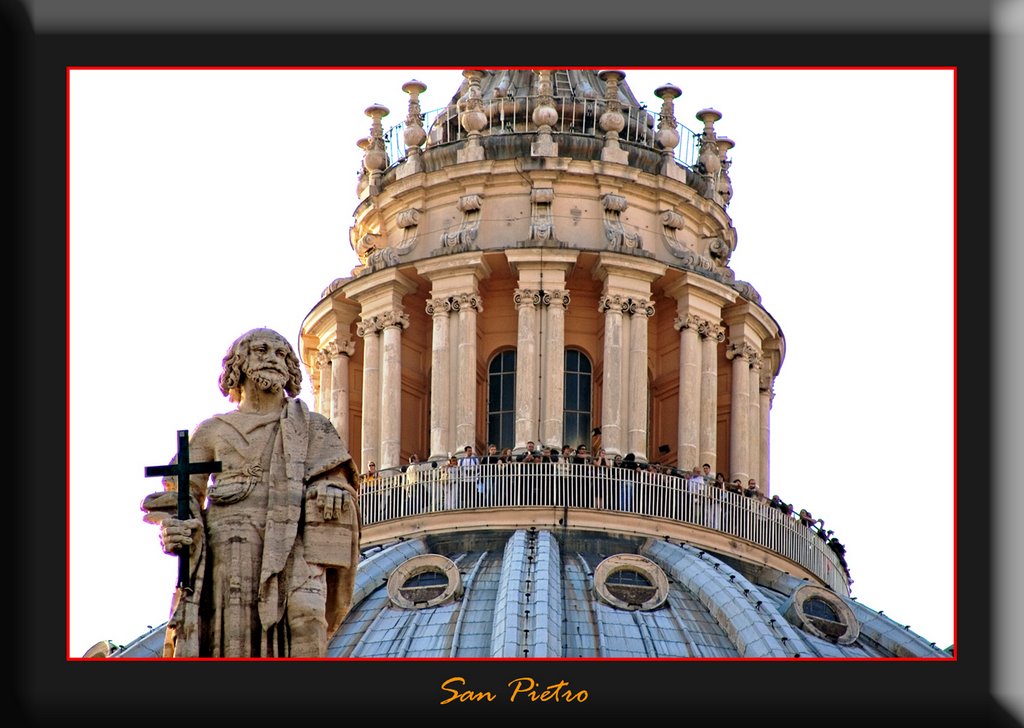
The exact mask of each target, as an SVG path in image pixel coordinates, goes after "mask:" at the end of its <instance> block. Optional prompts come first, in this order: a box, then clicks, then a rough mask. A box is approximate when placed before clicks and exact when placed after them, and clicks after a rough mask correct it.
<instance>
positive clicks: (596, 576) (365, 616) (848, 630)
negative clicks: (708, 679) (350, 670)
mask: <svg viewBox="0 0 1024 728" xmlns="http://www.w3.org/2000/svg"><path fill="white" fill-rule="evenodd" d="M430 558H433V559H436V560H437V561H436V562H435V563H436V564H438V567H437V568H436V569H431V568H430V567H429V566H427V567H426V568H425V570H424V566H422V565H420V566H411V565H412V564H427V563H429V560H430ZM616 558H619V559H622V558H624V559H625V560H624V561H623V562H622V563H621V564H620V565H618V566H614V565H613V566H612V567H610V568H602V564H606V563H611V562H612V561H613V560H614V559H616ZM630 559H632V561H630ZM417 560H418V561H417ZM444 560H448V561H450V562H452V563H454V564H455V566H456V567H457V573H455V574H452V575H450V576H449V577H448V578H449V581H450V582H451V583H456V582H457V584H458V588H456V589H451V588H448V589H446V588H445V585H444V583H441V584H435V586H434V587H433V591H430V589H431V587H430V586H427V587H423V588H424V589H426V590H428V591H427V593H426V595H425V596H426V597H427V598H425V599H424V601H422V602H420V603H419V604H416V603H414V602H410V601H409V600H405V599H403V598H402V597H401V596H400V590H401V588H402V586H403V585H402V584H401V583H397V582H396V580H395V579H394V578H393V577H394V575H395V574H396V573H398V575H399V576H400V577H401V578H400V580H399V581H401V580H402V579H404V578H406V577H407V578H408V579H412V578H413V577H415V576H417V575H422V574H424V573H427V574H429V573H430V572H431V571H436V572H443V568H442V567H441V566H440V564H441V563H442V562H443V561H444ZM407 565H410V566H407ZM403 568H404V569H405V571H404V572H403V571H402V570H403ZM613 574H620V575H624V576H625V577H627V578H624V579H620V580H618V581H619V582H620V583H619V588H618V589H616V588H615V587H614V586H612V587H611V588H612V591H613V596H612V597H611V598H609V596H608V594H609V586H610V584H611V580H612V575H613ZM662 575H663V576H664V581H663V582H662V583H661V584H660V585H659V583H658V582H659V581H661V580H662ZM443 581H444V580H443V579H442V582H443ZM422 582H423V580H420V583H422ZM426 582H427V583H428V584H429V582H430V580H426ZM408 583H410V584H411V583H412V582H408ZM630 583H632V584H633V587H632V588H633V589H634V591H633V592H631V591H630V589H631V587H630ZM637 585H639V586H637ZM411 588H413V589H415V588H417V587H411ZM659 588H662V589H664V591H665V593H664V594H663V595H660V598H658V597H655V596H653V595H654V593H655V592H657V591H658V589H659ZM645 589H646V590H647V592H648V593H650V594H652V598H651V599H650V600H648V601H647V602H646V603H639V602H638V603H629V601H628V595H629V594H631V593H634V594H635V593H643V591H644V590H645ZM446 592H447V594H446ZM614 594H618V595H620V596H626V597H627V598H626V599H623V600H620V601H621V603H620V604H618V605H615V604H612V603H609V602H610V601H615V599H616V598H615V596H614ZM640 598H642V597H640ZM354 604H355V606H354V608H353V610H352V612H351V613H350V614H349V616H348V618H347V619H346V620H345V622H344V624H343V625H342V627H341V629H340V630H339V632H338V633H337V634H336V635H335V636H334V638H333V640H332V641H331V643H330V646H329V648H328V657H337V658H350V657H353V658H357V657H390V658H403V657H404V658H408V657H443V658H490V657H566V658H577V657H584V658H587V657H605V658H636V657H642V658H730V657H732V658H735V657H778V658H795V657H811V658H814V657H939V658H942V657H948V656H949V655H948V654H947V653H945V652H944V651H942V650H941V649H939V648H938V647H936V646H935V645H934V644H929V643H928V642H927V641H925V640H924V639H923V638H922V637H920V636H919V635H917V634H915V633H913V632H911V631H910V630H909V629H906V628H905V627H904V626H902V625H899V624H897V623H896V622H894V621H892V620H891V619H889V618H888V617H886V616H884V615H882V614H879V613H878V612H875V611H874V610H872V609H870V608H868V607H866V606H864V605H862V604H859V603H858V602H857V601H855V600H852V599H847V598H842V597H839V596H838V595H836V594H835V593H834V592H831V591H829V590H826V589H822V588H820V587H816V586H813V585H811V584H809V583H808V582H807V581H806V580H802V579H796V578H794V577H791V576H788V575H787V574H784V573H782V572H780V571H777V570H775V569H770V568H767V567H758V566H754V565H751V564H745V563H741V562H738V561H736V560H733V559H727V558H724V557H719V556H716V555H715V554H713V553H710V552H707V551H703V550H701V549H699V548H696V547H694V546H690V545H687V544H685V543H676V542H667V541H664V540H660V541H659V540H653V539H639V538H621V537H615V536H612V535H609V534H603V533H579V532H575V533H573V532H558V531H554V530H543V529H541V530H536V529H530V530H523V529H520V530H516V531H513V532H506V533H501V532H497V533H496V532H472V533H456V534H445V535H441V536H437V537H429V538H414V539H408V540H402V541H396V542H394V543H392V544H390V545H387V546H384V547H379V548H374V549H371V550H368V551H366V552H365V553H364V554H363V560H362V562H361V563H360V566H359V572H358V577H357V580H356V587H355V596H354ZM821 610H824V611H821ZM851 638H852V640H851ZM162 644H163V629H162V628H157V629H155V630H153V631H152V632H150V633H149V634H147V635H144V636H143V637H141V638H140V639H139V640H137V641H136V642H134V643H132V644H130V645H128V646H126V647H124V648H122V649H121V650H119V651H117V652H115V653H113V654H112V655H111V656H112V657H156V656H158V655H159V654H160V649H161V647H162Z"/></svg>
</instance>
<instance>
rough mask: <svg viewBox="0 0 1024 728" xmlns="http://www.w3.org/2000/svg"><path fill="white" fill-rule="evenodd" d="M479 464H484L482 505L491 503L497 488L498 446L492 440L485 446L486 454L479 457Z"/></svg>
mask: <svg viewBox="0 0 1024 728" xmlns="http://www.w3.org/2000/svg"><path fill="white" fill-rule="evenodd" d="M480 464H481V465H483V466H485V467H484V468H483V469H482V470H483V480H484V494H485V498H484V503H483V504H482V505H485V506H489V505H493V500H494V497H495V495H496V494H497V490H498V481H497V466H498V446H497V445H495V444H494V443H493V442H492V443H491V444H490V445H488V446H487V454H486V455H484V456H483V457H482V458H481V459H480Z"/></svg>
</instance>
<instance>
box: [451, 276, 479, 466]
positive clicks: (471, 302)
mask: <svg viewBox="0 0 1024 728" xmlns="http://www.w3.org/2000/svg"><path fill="white" fill-rule="evenodd" d="M453 307H454V308H455V310H456V311H458V313H459V356H458V375H457V376H458V378H457V379H456V387H457V390H456V392H457V393H456V405H455V412H456V421H455V437H456V440H457V442H456V445H457V446H458V449H460V450H461V449H462V448H464V447H466V445H473V446H474V447H475V446H476V441H477V437H476V317H477V314H478V313H481V312H482V311H483V310H484V309H483V304H482V303H481V301H480V296H478V295H477V294H475V293H460V294H459V295H458V296H457V297H455V298H454V299H453Z"/></svg>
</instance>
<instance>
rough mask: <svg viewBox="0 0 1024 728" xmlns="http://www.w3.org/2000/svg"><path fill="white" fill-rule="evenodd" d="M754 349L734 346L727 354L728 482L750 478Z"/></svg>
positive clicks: (731, 346) (738, 345) (734, 344)
mask: <svg viewBox="0 0 1024 728" xmlns="http://www.w3.org/2000/svg"><path fill="white" fill-rule="evenodd" d="M753 354H754V348H753V347H752V346H750V345H748V344H742V343H733V344H730V345H729V348H728V349H727V350H726V353H725V355H726V357H728V358H729V359H730V360H732V399H731V407H730V413H729V466H730V468H731V470H732V472H731V473H730V474H729V475H728V476H727V477H728V478H729V479H730V480H732V479H733V478H739V479H740V480H741V481H743V483H744V484H746V481H747V479H748V478H749V477H750V469H749V467H750V460H749V458H750V423H749V419H750V357H751V356H752V355H753Z"/></svg>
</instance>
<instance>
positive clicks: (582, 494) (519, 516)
mask: <svg viewBox="0 0 1024 728" xmlns="http://www.w3.org/2000/svg"><path fill="white" fill-rule="evenodd" d="M359 506H360V512H361V516H362V539H361V544H362V545H363V546H364V547H365V546H374V545H379V544H383V543H387V542H390V541H393V540H395V539H398V538H413V537H418V536H425V535H430V534H441V533H451V532H459V531H479V530H510V529H518V528H527V529H528V528H531V527H533V528H543V529H552V530H556V531H558V530H574V531H597V532H608V533H616V534H626V535H634V536H643V537H648V538H659V539H666V540H668V539H673V540H676V541H685V542H687V543H689V544H690V545H693V546H698V547H701V548H706V549H708V550H709V551H714V552H716V553H720V554H724V555H729V556H733V557H735V558H737V559H740V560H742V561H746V562H749V563H753V564H757V565H763V566H769V567H771V568H775V569H778V570H780V571H783V572H786V573H789V574H791V575H793V576H796V577H797V578H807V579H810V580H811V581H813V582H816V583H819V584H821V585H823V586H826V587H828V588H830V589H832V590H833V591H835V592H836V593H838V594H840V595H842V596H849V593H850V589H849V581H848V575H847V572H846V570H845V569H844V568H843V566H842V564H841V563H840V562H839V559H838V556H837V555H836V554H835V553H834V552H833V551H832V549H830V548H829V546H828V544H827V543H826V542H825V541H824V540H823V539H822V538H821V537H820V536H818V534H817V533H816V532H815V531H813V530H811V529H810V528H808V527H806V526H804V525H802V524H801V523H800V521H799V520H797V519H795V518H793V517H792V516H790V515H787V514H785V513H783V512H782V511H780V510H778V509H776V508H773V507H771V506H769V505H768V503H767V502H766V501H764V500H762V499H757V498H749V497H745V496H743V495H737V494H735V493H730V492H728V491H726V490H724V489H720V488H717V487H700V488H697V489H694V490H691V489H690V488H689V487H688V484H687V482H686V480H685V479H684V478H681V477H679V476H676V475H669V474H665V473H653V472H649V471H646V470H631V469H626V468H611V469H608V468H597V467H594V466H592V465H580V464H571V463H541V464H534V463H509V464H507V465H481V466H478V467H475V468H462V467H461V466H459V467H455V468H452V469H448V468H445V467H443V466H442V465H441V464H438V466H437V467H432V464H431V463H420V465H419V466H418V467H417V468H416V469H415V471H414V472H409V471H406V472H401V471H398V470H395V471H390V472H386V473H384V474H381V475H380V476H379V477H377V478H376V479H375V480H373V481H372V482H369V483H367V482H364V484H363V486H362V488H361V491H360V494H359Z"/></svg>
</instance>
